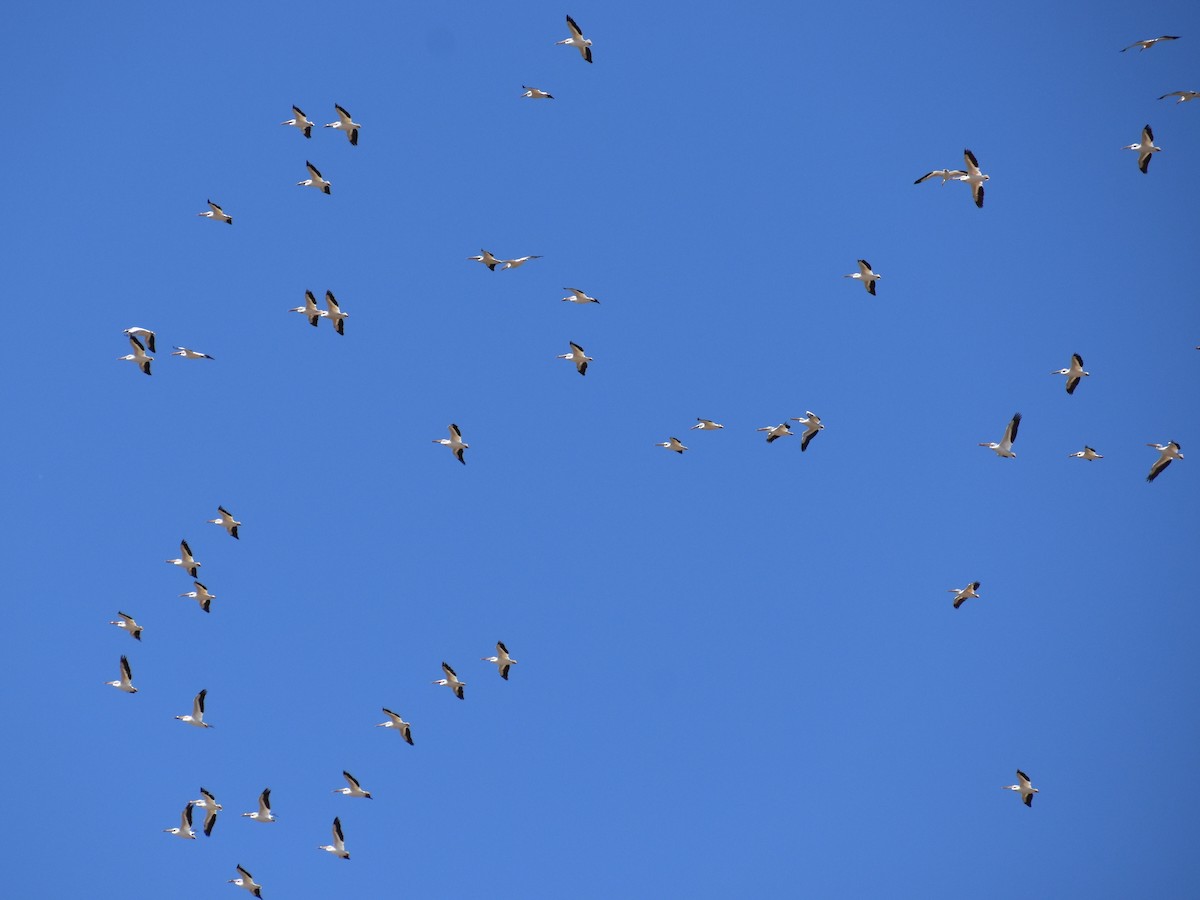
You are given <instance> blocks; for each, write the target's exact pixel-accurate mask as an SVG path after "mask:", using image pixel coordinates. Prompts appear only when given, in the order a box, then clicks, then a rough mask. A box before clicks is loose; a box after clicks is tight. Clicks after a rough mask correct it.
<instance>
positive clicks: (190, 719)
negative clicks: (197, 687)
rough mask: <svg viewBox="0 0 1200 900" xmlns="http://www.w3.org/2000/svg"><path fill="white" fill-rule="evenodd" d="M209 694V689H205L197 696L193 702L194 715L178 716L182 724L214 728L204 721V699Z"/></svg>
mask: <svg viewBox="0 0 1200 900" xmlns="http://www.w3.org/2000/svg"><path fill="white" fill-rule="evenodd" d="M207 694H208V688H205V689H204V690H202V691H201V692H200V693H198V694H197V695H196V696H195V699H193V700H192V714H191V715H190V716H176V717H175V718H177V719H178V720H179V721H180V722H186V723H187V724H189V725H194V726H195V727H197V728H212V726H211V725H209V724H208V723H207V722H205V721H204V698H205V696H206V695H207Z"/></svg>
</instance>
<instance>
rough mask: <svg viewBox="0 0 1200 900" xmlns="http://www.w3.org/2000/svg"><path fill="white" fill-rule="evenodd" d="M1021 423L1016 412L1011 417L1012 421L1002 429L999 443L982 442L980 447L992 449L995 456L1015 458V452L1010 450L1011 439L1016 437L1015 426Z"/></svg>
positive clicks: (1019, 416)
mask: <svg viewBox="0 0 1200 900" xmlns="http://www.w3.org/2000/svg"><path fill="white" fill-rule="evenodd" d="M1020 425H1021V414H1020V413H1017V414H1016V415H1014V416H1013V417H1012V421H1011V422H1009V423H1008V425H1007V426H1006V427H1005V429H1004V437H1003V438H1001V440H1000V443H998V444H996V443H984V444H980V445H979V446H980V447H987V448H988V449H989V450H994V451H995V452H996V455H997V456H1004V457H1008V458H1009V459H1015V458H1016V456H1017V454H1015V453H1013V452H1012V445H1013V441H1015V440H1016V439H1017V428H1018V427H1020Z"/></svg>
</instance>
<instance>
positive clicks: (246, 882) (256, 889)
mask: <svg viewBox="0 0 1200 900" xmlns="http://www.w3.org/2000/svg"><path fill="white" fill-rule="evenodd" d="M237 871H238V876H239V877H238V878H230V879H229V880H228V881H227V882H225V883H226V884H236V885H237V886H238V887H240V888H245V889H246V890H248V891H249V892H250V893H251V894H253V895H254V896H255V897H259V898H261V897H262V885H261V884H258V883H257V882H255V880H254V877H253V876H252V875H251V874H250V873H249V872H247V871H246V870H245V869H243V868H242V867H241V866H240V865H239V866H238V867H237Z"/></svg>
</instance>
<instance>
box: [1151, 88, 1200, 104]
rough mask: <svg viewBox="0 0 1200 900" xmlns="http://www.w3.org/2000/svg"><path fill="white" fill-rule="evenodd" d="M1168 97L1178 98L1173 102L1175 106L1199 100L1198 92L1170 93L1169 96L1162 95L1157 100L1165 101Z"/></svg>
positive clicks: (1199, 92) (1199, 94)
mask: <svg viewBox="0 0 1200 900" xmlns="http://www.w3.org/2000/svg"><path fill="white" fill-rule="evenodd" d="M1168 97H1178V98H1179V99H1178V100H1176V101H1175V103H1176V105H1178V104H1180V103H1187V102H1188V101H1189V100H1200V91H1171V93H1169V94H1163V95H1162V96H1161V97H1159V98H1158V99H1159V100H1166V99H1167V98H1168Z"/></svg>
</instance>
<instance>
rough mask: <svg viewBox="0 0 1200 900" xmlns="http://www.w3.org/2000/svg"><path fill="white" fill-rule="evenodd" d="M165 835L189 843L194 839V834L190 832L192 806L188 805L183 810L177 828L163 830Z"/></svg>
mask: <svg viewBox="0 0 1200 900" xmlns="http://www.w3.org/2000/svg"><path fill="white" fill-rule="evenodd" d="M163 831H164V832H165V833H166V834H173V835H175V836H176V837H181V838H187V839H188V840H189V841H194V840H195V839H196V832H194V831H192V804H190V803H189V804H188V805H187V806H185V807H184V808H183V815H181V816H180V817H179V827H178V828H164V829H163Z"/></svg>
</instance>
